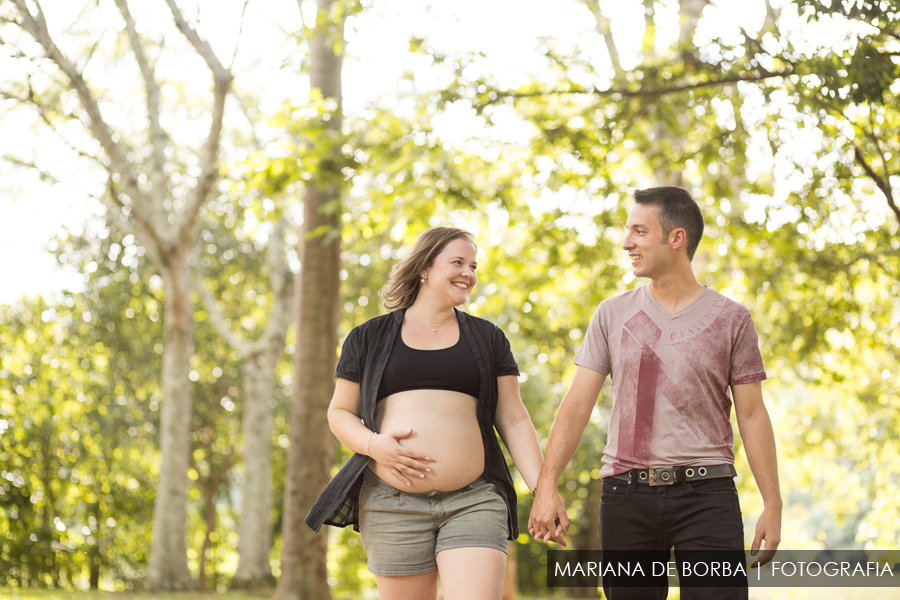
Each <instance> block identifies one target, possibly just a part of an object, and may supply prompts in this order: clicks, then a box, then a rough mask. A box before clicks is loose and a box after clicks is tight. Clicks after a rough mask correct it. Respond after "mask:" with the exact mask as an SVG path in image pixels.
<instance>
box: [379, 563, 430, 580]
mask: <svg viewBox="0 0 900 600" xmlns="http://www.w3.org/2000/svg"><path fill="white" fill-rule="evenodd" d="M366 566H368V567H369V572H370V573H372V574H373V575H378V576H380V577H411V576H413V575H424V574H425V573H431V572H432V571H437V563H436V562H435V563H433V564H431V565H423V566H419V567H407V568H404V567H399V568H398V567H393V568H392V567H384V568H382V567H378V566H376V565H373V564H372V563H367V565H366Z"/></svg>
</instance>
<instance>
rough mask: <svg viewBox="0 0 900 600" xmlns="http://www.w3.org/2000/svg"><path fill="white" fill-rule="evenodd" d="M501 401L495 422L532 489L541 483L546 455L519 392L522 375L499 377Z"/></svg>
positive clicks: (526, 482)
mask: <svg viewBox="0 0 900 600" xmlns="http://www.w3.org/2000/svg"><path fill="white" fill-rule="evenodd" d="M497 390H498V392H499V395H500V397H499V401H498V403H497V413H496V415H494V425H495V426H496V427H497V431H498V432H499V433H500V438H501V439H502V440H503V443H504V444H506V448H507V449H508V450H509V454H510V456H512V459H513V462H514V463H515V464H516V469H518V470H519V474H520V475H522V479H524V480H525V484H526V485H527V486H528V489H529V490H533V489H534V488H535V486H536V485H537V481H538V476H539V475H540V473H541V466H542V465H543V464H544V456H543V454H542V453H541V446H540V444H539V443H538V438H537V432H536V431H535V430H534V425H533V424H532V423H531V417H530V416H529V415H528V411H527V410H526V409H525V405H524V404H523V403H522V397H521V396H520V395H519V378H518V377H516V376H515V375H504V376H502V377H498V378H497Z"/></svg>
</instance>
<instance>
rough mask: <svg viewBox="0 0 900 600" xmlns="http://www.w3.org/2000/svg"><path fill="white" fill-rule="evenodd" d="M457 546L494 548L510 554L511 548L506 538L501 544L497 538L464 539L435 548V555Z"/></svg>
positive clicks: (454, 548)
mask: <svg viewBox="0 0 900 600" xmlns="http://www.w3.org/2000/svg"><path fill="white" fill-rule="evenodd" d="M457 548H492V549H493V550H499V551H500V552H502V553H503V554H506V555H507V556H509V548H508V547H507V545H506V540H504V542H503V545H502V546H501V545H500V544H498V543H497V542H496V541H495V540H472V539H468V540H464V541H461V542H459V543H458V544H452V543H451V544H449V545H443V544H442V545H441V547H440V548H435V549H434V555H435V556H437V555H438V553H440V552H443V551H444V550H456V549H457Z"/></svg>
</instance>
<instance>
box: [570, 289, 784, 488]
mask: <svg viewBox="0 0 900 600" xmlns="http://www.w3.org/2000/svg"><path fill="white" fill-rule="evenodd" d="M575 364H576V365H579V366H582V367H586V368H588V369H591V370H592V371H597V372H598V373H602V374H603V375H609V376H610V380H611V384H612V398H613V405H612V414H611V415H610V421H609V435H608V437H607V443H606V448H605V449H604V451H603V467H602V468H601V469H600V476H601V477H608V476H610V475H618V474H620V473H624V472H625V471H628V470H629V469H646V468H648V467H667V466H675V465H714V464H727V463H734V449H733V446H734V434H733V432H732V429H731V418H730V415H731V404H732V402H731V396H730V394H729V386H732V385H740V384H743V383H752V382H755V381H762V380H764V379H765V378H766V372H765V368H764V367H763V361H762V356H761V355H760V352H759V340H758V338H757V335H756V326H755V325H754V324H753V319H752V318H751V317H750V312H749V311H748V310H747V309H746V308H744V307H743V306H741V305H740V304H738V303H737V302H734V301H733V300H729V299H728V298H726V297H725V296H723V295H722V294H719V293H718V292H715V291H713V290H711V289H709V288H707V289H705V290H704V291H703V293H702V294H701V295H700V297H699V298H697V299H696V300H695V301H694V302H692V303H691V304H690V305H688V306H687V307H685V308H683V309H682V310H679V311H678V312H675V313H669V312H668V311H667V310H665V309H664V308H663V307H662V305H660V303H659V302H658V301H657V300H656V298H654V297H653V294H652V293H650V286H649V285H644V286H642V287H639V288H636V289H633V290H630V291H628V292H625V293H624V294H620V295H618V296H615V297H613V298H610V299H608V300H604V301H603V302H601V303H600V306H598V307H597V310H596V311H595V312H594V316H593V317H592V318H591V323H590V325H589V326H588V330H587V333H586V334H585V337H584V342H583V343H582V345H581V348H580V349H579V350H578V352H577V354H576V355H575Z"/></svg>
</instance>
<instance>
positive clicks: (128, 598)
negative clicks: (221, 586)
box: [0, 588, 272, 600]
mask: <svg viewBox="0 0 900 600" xmlns="http://www.w3.org/2000/svg"><path fill="white" fill-rule="evenodd" d="M271 597H272V592H271V591H268V592H264V593H257V594H254V593H250V592H226V593H224V594H217V593H215V592H73V591H69V590H43V589H30V588H29V589H22V588H0V600H260V599H262V598H271Z"/></svg>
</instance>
